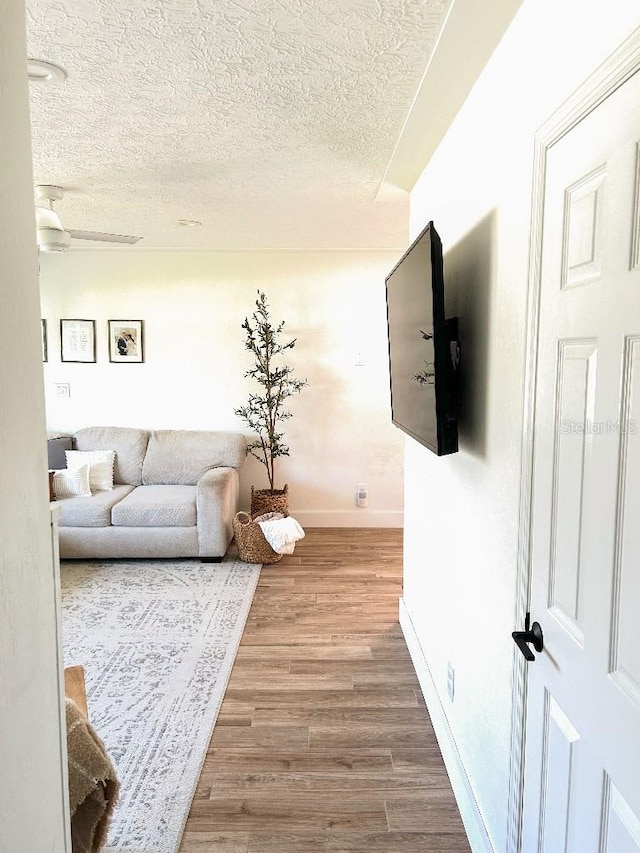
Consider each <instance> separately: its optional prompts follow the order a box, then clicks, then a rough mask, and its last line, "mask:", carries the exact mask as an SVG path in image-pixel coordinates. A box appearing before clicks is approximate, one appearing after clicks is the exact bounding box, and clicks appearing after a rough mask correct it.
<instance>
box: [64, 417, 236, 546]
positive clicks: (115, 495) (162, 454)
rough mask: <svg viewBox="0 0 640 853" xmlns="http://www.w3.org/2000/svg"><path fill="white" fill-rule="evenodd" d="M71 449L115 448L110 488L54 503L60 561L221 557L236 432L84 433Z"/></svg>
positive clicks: (231, 502)
mask: <svg viewBox="0 0 640 853" xmlns="http://www.w3.org/2000/svg"><path fill="white" fill-rule="evenodd" d="M73 447H74V449H75V450H114V451H115V464H114V488H113V491H97V492H94V493H93V494H92V495H91V497H72V498H64V499H62V500H60V501H58V505H59V506H60V508H61V514H60V519H59V528H58V530H59V542H60V556H61V557H62V558H63V559H73V558H83V557H88V558H111V557H199V558H200V559H202V560H204V561H211V562H216V561H219V560H220V559H222V557H223V556H224V554H225V552H226V550H227V547H228V545H229V543H230V541H231V538H232V536H233V528H232V522H233V518H234V516H235V514H236V512H237V509H238V506H237V504H238V479H239V478H238V469H239V468H240V466H241V465H242V463H243V462H244V460H245V458H246V439H245V437H244V436H243V435H242V434H241V433H235V432H209V431H190V430H157V431H153V432H148V431H147V430H141V429H130V428H126V427H87V428H86V429H81V430H79V431H78V432H77V433H76V434H75V436H74V438H73Z"/></svg>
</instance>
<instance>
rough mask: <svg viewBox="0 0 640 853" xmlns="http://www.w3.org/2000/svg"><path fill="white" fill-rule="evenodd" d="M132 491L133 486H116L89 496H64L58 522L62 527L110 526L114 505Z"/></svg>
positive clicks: (60, 502) (59, 504) (60, 503)
mask: <svg viewBox="0 0 640 853" xmlns="http://www.w3.org/2000/svg"><path fill="white" fill-rule="evenodd" d="M132 491H133V486H115V487H114V488H113V489H112V490H110V491H105V492H95V493H94V494H93V495H91V497H88V498H64V499H63V500H61V501H58V506H59V507H60V510H61V513H60V520H59V522H58V523H59V525H60V527H110V526H111V510H112V507H114V506H115V505H116V504H117V503H118V501H121V500H122V499H123V498H124V497H126V496H127V495H128V494H129V492H132Z"/></svg>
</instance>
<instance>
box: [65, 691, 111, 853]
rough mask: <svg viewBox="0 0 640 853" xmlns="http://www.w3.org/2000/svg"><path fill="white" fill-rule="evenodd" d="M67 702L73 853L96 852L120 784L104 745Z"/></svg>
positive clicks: (101, 844)
mask: <svg viewBox="0 0 640 853" xmlns="http://www.w3.org/2000/svg"><path fill="white" fill-rule="evenodd" d="M66 703H67V754H68V761H69V804H70V807H71V841H72V846H73V853H97V851H99V850H100V849H101V848H102V847H103V846H104V844H105V843H106V840H107V827H108V824H109V818H110V817H111V813H112V811H113V807H114V806H115V804H116V801H117V799H118V791H119V787H120V786H119V783H118V779H117V777H116V772H115V770H114V767H113V764H112V763H111V759H110V758H109V756H108V754H107V751H106V749H105V746H104V744H103V743H102V741H101V740H100V738H99V737H98V735H97V734H96V733H95V731H94V729H93V727H92V726H91V724H90V723H88V722H87V720H85V718H84V717H83V716H82V714H81V712H80V710H79V708H78V706H77V705H76V704H75V702H73V701H72V700H71V699H67V700H66Z"/></svg>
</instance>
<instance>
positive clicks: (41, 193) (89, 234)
mask: <svg viewBox="0 0 640 853" xmlns="http://www.w3.org/2000/svg"><path fill="white" fill-rule="evenodd" d="M63 197H64V189H63V187H57V186H54V185H53V184H39V185H38V186H37V187H36V235H37V240H38V248H39V249H40V251H41V252H66V250H67V249H68V248H69V246H70V244H71V240H72V239H74V240H98V241H100V242H102V243H125V244H128V245H132V244H133V243H137V242H138V240H142V237H127V236H125V235H124V234H103V233H102V232H101V231H76V230H72V229H71V228H69V229H66V228H64V227H63V225H62V222H61V220H60V217H59V216H58V214H57V213H56V211H55V210H54V209H53V203H54V202H55V201H61V200H62V198H63Z"/></svg>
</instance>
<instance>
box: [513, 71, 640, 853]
mask: <svg viewBox="0 0 640 853" xmlns="http://www.w3.org/2000/svg"><path fill="white" fill-rule="evenodd" d="M607 95H608V96H607V97H606V98H605V99H604V100H603V101H602V102H601V103H599V105H597V106H595V105H594V106H593V108H591V109H590V111H589V112H587V114H586V115H585V116H584V117H583V118H582V119H581V120H580V121H578V122H577V123H576V124H574V125H573V126H572V123H571V121H568V122H567V127H568V128H569V129H568V130H566V132H563V133H562V135H559V137H558V138H557V139H556V140H554V141H553V143H552V144H550V145H549V146H548V148H547V150H546V171H545V174H544V177H543V179H542V180H543V184H544V201H543V217H542V220H541V223H542V224H541V229H542V230H541V239H540V241H539V244H540V246H541V256H540V258H539V262H538V263H539V270H540V278H539V282H540V302H539V334H538V346H537V369H536V391H535V415H534V439H533V489H532V512H531V540H530V541H531V594H530V609H531V619H532V620H536V621H538V622H539V623H540V624H541V626H542V630H543V633H544V650H543V652H542V653H541V654H537V655H536V660H535V661H534V662H532V663H529V664H528V665H527V666H528V669H527V676H528V695H527V721H526V748H525V799H524V822H523V845H522V849H523V851H525V853H640V209H639V208H640V73H635V74H632V75H631V76H630V77H629V78H628V79H627V80H626V81H625V82H623V83H621V84H620V85H619V86H618V87H617V88H616V89H615V90H614V91H612V92H608V93H607ZM594 103H595V102H594Z"/></svg>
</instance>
